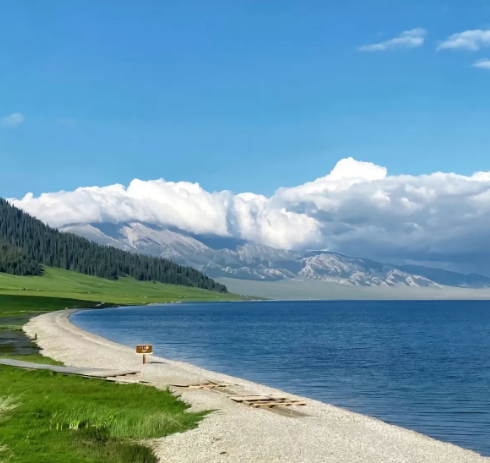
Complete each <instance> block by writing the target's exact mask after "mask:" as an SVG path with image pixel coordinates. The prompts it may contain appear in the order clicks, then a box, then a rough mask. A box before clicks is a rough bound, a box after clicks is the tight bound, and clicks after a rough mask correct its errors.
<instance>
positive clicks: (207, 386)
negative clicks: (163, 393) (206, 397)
mask: <svg viewBox="0 0 490 463" xmlns="http://www.w3.org/2000/svg"><path fill="white" fill-rule="evenodd" d="M171 386H174V387H180V388H183V389H189V390H191V391H196V390H199V389H216V388H219V387H226V386H227V385H226V384H222V383H215V382H213V381H206V382H203V383H192V384H171Z"/></svg>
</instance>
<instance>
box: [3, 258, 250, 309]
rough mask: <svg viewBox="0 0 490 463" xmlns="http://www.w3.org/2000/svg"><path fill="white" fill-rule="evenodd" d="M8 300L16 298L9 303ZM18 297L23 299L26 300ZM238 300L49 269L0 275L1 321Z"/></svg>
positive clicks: (232, 297)
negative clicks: (82, 310)
mask: <svg viewBox="0 0 490 463" xmlns="http://www.w3.org/2000/svg"><path fill="white" fill-rule="evenodd" d="M9 296H16V297H15V298H12V299H9ZM18 296H24V297H25V300H23V299H21V298H19V297H18ZM27 296H30V297H27ZM32 296H34V297H32ZM47 298H49V299H47ZM241 299H242V298H240V297H239V296H237V295H234V294H220V293H217V292H214V291H206V290H204V289H199V288H190V287H187V286H176V285H166V284H163V283H152V282H148V281H137V280H135V279H133V278H120V279H119V280H115V281H114V280H106V279H104V278H97V277H92V276H88V275H82V274H80V273H76V272H70V271H67V270H61V269H54V268H49V267H46V268H45V274H44V275H43V276H40V277H20V276H15V275H8V274H5V273H0V317H1V316H13V315H15V314H22V313H36V312H43V311H46V310H61V309H64V308H71V307H93V306H94V303H100V302H105V303H109V304H119V305H143V304H150V303H157V302H176V301H180V302H191V301H232V300H241Z"/></svg>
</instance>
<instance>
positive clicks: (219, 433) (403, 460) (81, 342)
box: [25, 310, 490, 463]
mask: <svg viewBox="0 0 490 463" xmlns="http://www.w3.org/2000/svg"><path fill="white" fill-rule="evenodd" d="M71 313H72V311H69V310H66V311H63V312H56V313H49V314H44V315H41V316H39V317H36V318H34V319H32V320H31V321H30V322H29V323H28V324H27V325H26V327H25V331H26V332H27V333H28V334H29V335H30V336H34V335H35V334H37V338H38V341H37V342H38V344H39V345H40V347H41V348H42V352H43V354H44V355H47V356H50V357H52V358H54V359H56V360H60V361H62V362H64V363H65V364H67V365H70V366H78V367H102V368H117V369H139V370H140V371H141V372H142V378H143V379H145V380H148V381H152V382H154V383H156V384H157V387H162V388H163V387H166V386H167V385H169V384H180V383H186V384H190V383H195V382H199V381H202V380H205V379H206V380H211V381H216V382H225V383H227V384H229V385H230V389H232V390H233V391H235V392H237V393H239V394H247V393H250V394H271V393H272V394H281V395H284V394H285V393H284V392H282V391H278V390H275V389H271V388H269V387H266V386H263V385H260V384H256V383H252V382H249V381H245V380H243V379H240V378H233V377H229V376H225V375H222V374H218V373H215V372H212V371H207V370H203V369H201V368H198V367H195V366H193V365H190V364H186V363H181V362H175V361H171V360H166V359H163V358H159V357H155V356H154V357H152V358H151V359H150V361H151V362H152V363H149V364H147V365H141V358H140V357H138V356H136V355H135V354H134V351H133V349H132V348H129V347H126V346H122V345H120V344H116V343H113V342H111V341H108V340H106V339H103V338H101V337H99V336H95V335H92V334H90V333H87V332H86V331H83V330H80V329H79V328H77V327H75V326H74V325H72V324H71V323H70V322H69V320H68V317H69V315H70V314H71ZM287 395H288V396H290V397H296V396H293V395H291V394H287ZM182 399H183V400H185V401H186V402H188V403H189V404H191V405H192V408H191V410H203V409H206V410H209V409H212V410H216V411H215V412H214V413H212V414H211V415H209V416H208V417H207V418H205V419H204V420H203V421H202V423H201V424H200V426H199V427H198V428H197V429H195V430H192V431H188V432H185V433H181V434H174V435H172V436H169V437H167V438H164V439H158V440H157V441H156V442H155V449H156V453H157V455H158V456H159V457H160V460H161V461H162V462H165V463H184V462H185V463H215V462H216V463H223V462H229V463H241V462H247V463H334V462H335V463H361V462H362V463H385V462H396V463H438V462H441V463H453V462H454V463H456V462H457V463H470V462H471V463H477V462H480V463H483V462H485V463H489V462H490V458H484V457H482V456H480V455H478V454H476V453H474V452H471V451H468V450H464V449H462V448H459V447H457V446H455V445H452V444H446V443H443V442H439V441H437V440H434V439H431V438H429V437H426V436H424V435H422V434H418V433H416V432H413V431H409V430H406V429H403V428H399V427H397V426H392V425H388V424H386V423H383V422H381V421H379V420H376V419H374V418H370V417H367V416H364V415H360V414H357V413H352V412H349V411H346V410H343V409H340V408H337V407H334V406H331V405H328V404H324V403H321V402H317V401H315V400H310V399H304V400H305V401H306V402H307V406H306V407H297V409H298V411H301V412H304V413H307V416H304V417H300V418H290V417H285V416H280V415H277V414H275V413H272V412H270V411H267V410H259V409H252V408H249V407H246V406H244V405H239V404H236V403H234V402H232V401H231V400H230V399H228V398H227V397H226V395H224V394H219V393H216V392H212V391H203V390H198V391H185V392H184V393H182ZM301 399H303V398H301Z"/></svg>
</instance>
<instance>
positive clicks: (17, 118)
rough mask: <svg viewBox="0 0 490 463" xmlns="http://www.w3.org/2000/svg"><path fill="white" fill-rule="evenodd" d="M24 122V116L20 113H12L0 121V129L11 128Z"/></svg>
mask: <svg viewBox="0 0 490 463" xmlns="http://www.w3.org/2000/svg"><path fill="white" fill-rule="evenodd" d="M22 122H24V116H23V115H22V114H21V113H12V114H10V115H9V116H5V117H3V118H2V119H0V127H3V128H13V127H17V126H18V125H20V124H22Z"/></svg>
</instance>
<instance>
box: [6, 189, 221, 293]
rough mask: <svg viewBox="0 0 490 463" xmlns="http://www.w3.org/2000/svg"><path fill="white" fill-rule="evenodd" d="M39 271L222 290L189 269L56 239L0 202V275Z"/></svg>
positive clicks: (59, 235)
mask: <svg viewBox="0 0 490 463" xmlns="http://www.w3.org/2000/svg"><path fill="white" fill-rule="evenodd" d="M43 265H46V266H48V267H56V268H63V269H66V270H73V271H75V272H79V273H84V274H86V275H93V276H98V277H102V278H108V279H117V278H118V277H121V276H131V277H133V278H136V279H137V280H145V281H160V282H162V283H170V284H176V285H184V286H193V287H196V288H203V289H209V290H213V291H218V292H222V293H224V292H226V286H224V285H221V284H219V283H216V282H215V281H214V280H212V279H211V278H209V277H207V276H206V275H204V274H203V273H201V272H199V271H198V270H195V269H193V268H191V267H183V266H181V265H177V264H174V263H173V262H171V261H169V260H167V259H160V258H155V257H147V256H142V255H139V254H133V253H130V252H127V251H122V250H120V249H115V248H112V247H106V246H100V245H97V244H94V243H92V242H90V241H88V240H86V239H85V238H81V237H78V236H75V235H72V234H70V233H61V232H59V231H58V230H55V229H53V228H51V227H48V226H47V225H45V224H44V223H43V222H41V221H40V220H37V219H35V218H34V217H31V216H30V215H29V214H26V213H25V212H22V211H21V210H20V209H17V208H16V207H13V206H11V205H10V204H9V203H8V202H7V201H5V200H4V199H1V198H0V272H4V273H12V274H15V275H41V274H42V272H43V268H42V266H43Z"/></svg>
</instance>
